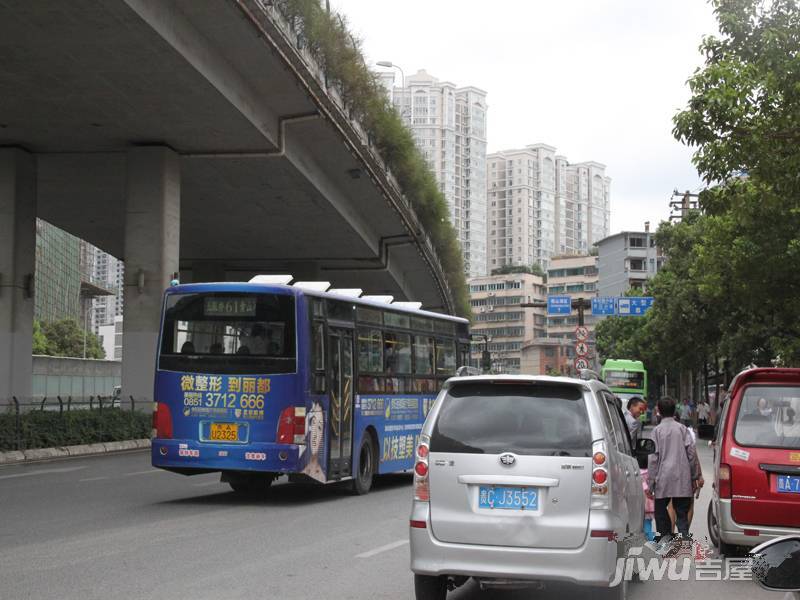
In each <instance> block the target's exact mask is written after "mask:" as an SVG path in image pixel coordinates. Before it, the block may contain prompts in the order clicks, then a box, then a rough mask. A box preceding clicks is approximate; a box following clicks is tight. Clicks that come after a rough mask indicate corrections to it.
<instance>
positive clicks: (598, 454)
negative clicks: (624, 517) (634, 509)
mask: <svg viewBox="0 0 800 600" xmlns="http://www.w3.org/2000/svg"><path fill="white" fill-rule="evenodd" d="M606 456H607V454H606V443H605V441H603V440H598V441H596V442H595V443H594V444H592V480H591V486H592V508H600V509H608V502H609V500H608V487H609V485H610V482H609V481H608V460H607V458H606Z"/></svg>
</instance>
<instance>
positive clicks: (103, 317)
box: [92, 246, 125, 333]
mask: <svg viewBox="0 0 800 600" xmlns="http://www.w3.org/2000/svg"><path fill="white" fill-rule="evenodd" d="M92 248H93V251H94V264H93V267H94V268H93V274H94V278H95V280H96V281H97V282H98V284H99V285H102V286H104V287H106V288H108V289H109V290H111V291H112V292H114V293H113V294H112V295H109V296H101V297H98V298H95V300H94V309H93V315H92V330H93V331H94V333H99V331H100V327H101V326H103V325H110V324H113V323H114V319H115V317H121V316H122V298H123V294H122V283H123V276H124V272H125V267H124V264H123V262H122V261H121V260H119V259H118V258H115V257H113V256H111V255H110V254H108V253H107V252H104V251H102V250H100V249H99V248H95V247H94V246H92Z"/></svg>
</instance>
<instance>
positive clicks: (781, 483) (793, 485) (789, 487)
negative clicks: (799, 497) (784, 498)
mask: <svg viewBox="0 0 800 600" xmlns="http://www.w3.org/2000/svg"><path fill="white" fill-rule="evenodd" d="M778 491H779V492H783V493H787V494H800V477H798V476H796V475H778Z"/></svg>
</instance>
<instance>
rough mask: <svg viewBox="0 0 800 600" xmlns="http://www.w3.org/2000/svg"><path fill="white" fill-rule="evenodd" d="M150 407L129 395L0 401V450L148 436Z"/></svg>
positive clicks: (80, 443)
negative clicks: (126, 396)
mask: <svg viewBox="0 0 800 600" xmlns="http://www.w3.org/2000/svg"><path fill="white" fill-rule="evenodd" d="M152 407H153V402H152V400H150V399H144V398H142V399H135V398H133V397H128V398H127V399H121V398H119V397H114V396H102V395H98V396H88V397H86V396H83V397H74V396H60V395H56V396H47V397H42V398H18V397H16V396H14V397H11V398H10V399H8V400H7V401H5V402H2V401H0V452H4V451H19V452H23V451H30V450H35V449H40V448H61V447H66V446H70V447H71V446H85V445H90V444H103V443H112V442H124V441H130V440H141V439H145V438H149V437H150V430H151V423H152ZM120 449H123V448H120Z"/></svg>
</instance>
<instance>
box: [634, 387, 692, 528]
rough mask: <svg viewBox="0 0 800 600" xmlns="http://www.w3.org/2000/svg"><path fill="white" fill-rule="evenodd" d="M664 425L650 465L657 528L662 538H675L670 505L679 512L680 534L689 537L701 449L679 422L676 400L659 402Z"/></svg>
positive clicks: (650, 492)
mask: <svg viewBox="0 0 800 600" xmlns="http://www.w3.org/2000/svg"><path fill="white" fill-rule="evenodd" d="M658 410H659V412H660V413H661V423H660V424H659V425H658V426H656V427H655V429H653V433H652V435H651V438H652V439H653V441H654V442H655V444H656V451H655V453H654V454H651V455H650V459H649V461H648V466H647V480H648V481H647V485H648V491H647V494H648V495H649V496H650V497H652V498H655V516H656V528H657V529H658V532H659V534H660V538H659V539H661V538H664V537H665V536H666V537H670V536H671V533H670V532H671V530H672V527H671V523H670V518H669V513H668V512H667V506H668V505H669V503H670V501H671V502H672V506H673V508H674V509H675V516H676V519H675V520H676V525H677V528H678V533H679V534H680V535H681V536H683V537H688V536H689V508H690V507H691V504H692V496H693V495H694V491H695V487H696V485H697V481H698V479H699V478H700V474H699V473H698V472H697V462H696V457H697V449H696V448H695V444H694V442H693V441H692V437H691V435H690V434H689V432H688V430H687V428H686V427H685V426H683V425H681V424H680V423H678V422H677V421H676V420H675V401H674V400H673V399H672V398H668V397H664V398H662V399H661V400H659V401H658Z"/></svg>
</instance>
